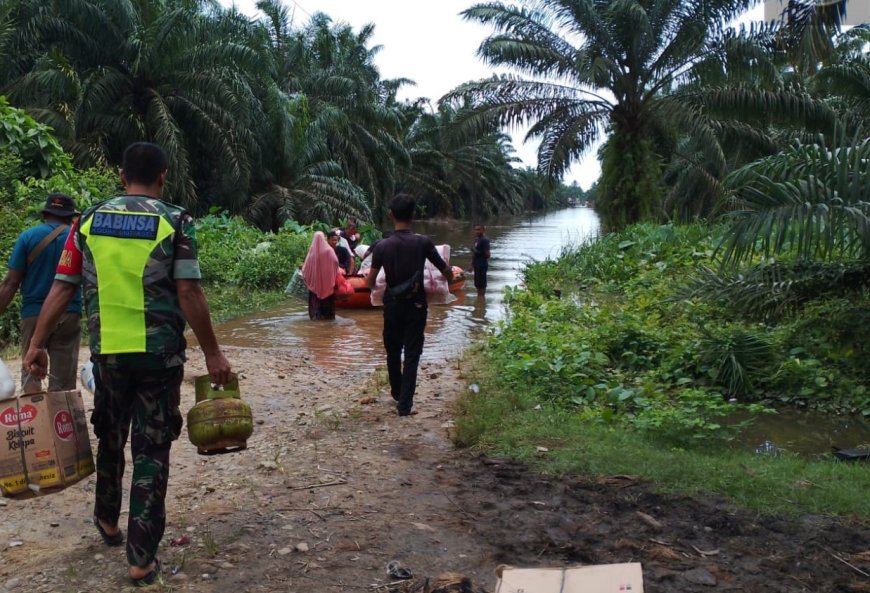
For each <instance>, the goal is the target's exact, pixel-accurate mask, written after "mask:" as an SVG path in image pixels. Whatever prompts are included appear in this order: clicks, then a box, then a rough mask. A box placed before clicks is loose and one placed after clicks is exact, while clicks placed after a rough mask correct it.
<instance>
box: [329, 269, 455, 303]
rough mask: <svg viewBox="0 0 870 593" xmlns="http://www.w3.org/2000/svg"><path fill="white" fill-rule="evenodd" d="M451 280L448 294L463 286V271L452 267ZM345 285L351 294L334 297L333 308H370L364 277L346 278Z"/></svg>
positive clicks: (369, 295)
mask: <svg viewBox="0 0 870 593" xmlns="http://www.w3.org/2000/svg"><path fill="white" fill-rule="evenodd" d="M452 268H453V280H452V281H451V282H450V284H449V285H448V288H449V290H450V292H459V291H460V290H462V288H463V287H464V286H465V270H463V269H462V268H460V267H459V266H452ZM345 280H347V283H348V284H350V285H351V286H352V287H353V294H350V295H348V296H338V295H336V297H335V306H336V307H338V308H341V309H369V308H372V307H373V306H374V305H372V299H371V294H372V292H371V290H369V287H368V284H366V277H365V276H362V275H354V276H347V277H346V278H345Z"/></svg>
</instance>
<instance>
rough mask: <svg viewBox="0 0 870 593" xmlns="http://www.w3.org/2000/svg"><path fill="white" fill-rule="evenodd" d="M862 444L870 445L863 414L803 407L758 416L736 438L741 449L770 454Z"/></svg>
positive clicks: (826, 450)
mask: <svg viewBox="0 0 870 593" xmlns="http://www.w3.org/2000/svg"><path fill="white" fill-rule="evenodd" d="M744 418H745V416H741V417H739V418H735V420H737V421H739V420H742V419H744ZM860 445H870V423H868V422H867V421H866V420H864V419H863V418H861V417H860V416H830V415H826V414H822V413H819V412H807V411H800V410H783V411H781V412H779V413H778V414H764V415H761V416H758V417H757V418H756V419H755V420H754V421H753V422H752V424H751V425H750V426H749V428H747V429H746V430H744V431H743V432H742V433H741V434H740V436H739V437H738V438H737V440H736V441H735V446H736V447H738V448H740V449H750V450H752V451H755V452H756V453H758V454H759V455H768V456H778V455H782V454H784V453H797V454H801V455H818V454H823V453H830V452H831V451H832V449H834V448H837V449H840V448H843V449H848V448H853V447H857V446H860Z"/></svg>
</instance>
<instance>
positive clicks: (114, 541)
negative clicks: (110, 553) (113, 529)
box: [94, 515, 124, 547]
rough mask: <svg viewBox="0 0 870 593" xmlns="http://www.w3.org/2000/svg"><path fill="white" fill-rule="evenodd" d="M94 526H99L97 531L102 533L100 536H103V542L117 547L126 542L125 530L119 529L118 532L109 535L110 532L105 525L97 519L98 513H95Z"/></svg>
mask: <svg viewBox="0 0 870 593" xmlns="http://www.w3.org/2000/svg"><path fill="white" fill-rule="evenodd" d="M94 527H96V528H97V531H98V532H99V533H100V537H102V538H103V542H104V543H105V544H106V545H107V546H112V547H115V546H120V545H121V544H123V543H124V532H123V531H121V530H120V529H119V530H118V533H115V534H113V535H109V534H108V533H106V530H105V529H103V526H102V525H100V520H99V519H97V516H96V515H94Z"/></svg>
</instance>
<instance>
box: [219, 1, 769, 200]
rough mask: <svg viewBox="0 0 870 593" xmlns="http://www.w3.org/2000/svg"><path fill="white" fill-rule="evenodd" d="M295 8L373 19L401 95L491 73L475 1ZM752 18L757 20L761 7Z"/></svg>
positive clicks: (432, 95)
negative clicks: (483, 57)
mask: <svg viewBox="0 0 870 593" xmlns="http://www.w3.org/2000/svg"><path fill="white" fill-rule="evenodd" d="M283 1H284V3H285V4H286V5H287V6H288V7H290V8H291V9H293V7H294V6H295V16H294V20H295V23H296V24H298V25H302V24H304V23H306V22H308V20H309V18H310V17H311V15H312V14H314V13H315V12H325V13H326V14H328V15H329V16H330V17H332V19H333V20H334V21H335V22H346V23H348V24H350V25H351V26H352V27H353V28H354V29H355V30H359V28H360V27H361V26H362V25H365V24H367V23H374V25H375V33H374V37H373V39H372V43H371V45H380V46H382V49H381V51H380V53H379V54H378V56H377V58H376V64H377V66H378V69H379V70H380V73H381V78H410V79H412V80H414V81H415V82H416V83H417V86H415V87H406V88H405V89H404V90H403V92H401V93H400V94H399V98H400V99H404V98H409V99H413V98H417V97H428V98H429V99H431V100H432V101H433V102H434V101H436V100H437V99H438V98H440V97H441V96H442V95H444V94H445V93H447V92H448V91H450V90H451V89H453V88H454V87H456V86H457V85H459V84H461V83H463V82H466V81H469V80H478V79H481V78H486V77H489V76H490V75H492V74H493V71H492V70H490V69H488V68H487V67H485V66H484V65H483V64H482V63H481V61H480V60H479V59H478V58H477V55H476V53H475V52H476V51H477V48H478V46H479V45H480V43H481V41H483V39H484V38H485V37H486V36H487V35H488V34H490V33H491V29H489V28H487V27H483V26H480V25H478V24H476V23H470V22H467V21H465V20H463V19H462V18H461V17H460V16H459V13H460V12H462V11H463V10H465V9H466V8H468V7H470V6H473V5H474V4H476V2H475V1H474V0H299V1H296V2H294V1H293V0H283ZM221 3H222V4H224V5H226V6H231V5H235V6H236V7H237V8H238V9H239V10H240V11H241V12H243V13H245V14H248V15H251V16H256V15H257V10H256V8H255V5H256V0H221ZM756 13H758V14H757V15H756V18H761V15H762V14H763V10H761V8H760V7H759V10H757V11H756ZM514 132H515V133H514V134H513V139H514V142H513V144H514V147H515V148H516V149H517V156H518V157H520V158H521V159H522V161H523V163H525V164H526V165H528V166H534V165H535V164H536V162H537V159H536V158H535V149H536V146H535V145H532V144H526V145H524V144H523V143H522V138H523V134H522V132H517V131H514ZM599 173H600V167H599V166H598V162H597V160H596V155H595V151H594V150H593V151H591V152H590V153H589V154H588V155H587V156H586V158H585V159H584V161H583V162H582V163H579V164H577V165H575V166H574V167H573V168H572V169H571V170H570V171H569V172H568V173H567V174H566V176H565V179H564V181H565V183H571V182H572V181H577V183H578V184H580V186H581V187H583V188H584V189H589V186H591V185H592V183H593V182H594V181H595V180H596V179H597V178H598V175H599Z"/></svg>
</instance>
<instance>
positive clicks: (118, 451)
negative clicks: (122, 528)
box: [91, 356, 184, 567]
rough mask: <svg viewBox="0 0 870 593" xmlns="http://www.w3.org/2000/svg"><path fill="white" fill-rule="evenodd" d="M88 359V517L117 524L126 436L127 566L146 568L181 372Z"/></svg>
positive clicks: (160, 523)
mask: <svg viewBox="0 0 870 593" xmlns="http://www.w3.org/2000/svg"><path fill="white" fill-rule="evenodd" d="M100 358H101V357H96V356H95V357H94V359H93V360H94V382H95V387H96V389H95V390H94V411H93V414H92V415H91V424H93V425H94V434H95V435H96V436H97V439H98V442H99V444H98V446H97V464H96V465H97V491H96V501H95V503H94V516H95V517H97V518H98V519H100V520H102V521H103V522H105V523H108V524H110V525H115V524H117V523H118V518H119V517H120V515H121V498H122V494H123V487H122V481H123V478H124V448H125V446H126V444H127V438H128V437H130V436H131V427H132V438H131V440H130V447H131V451H132V457H133V481H132V484H131V486H130V516H129V519H128V522H127V561H128V562H129V563H130V565H131V566H139V567H146V566H148V565H149V564H150V563H151V562H152V561H153V560H154V558H155V557H156V554H157V546H158V545H159V544H160V540H161V539H162V538H163V532H164V530H165V529H166V504H165V501H166V487H167V482H168V480H169V450H170V448H171V446H172V441H174V440H175V439H177V438H178V435H179V434H180V433H181V425H182V418H181V411H180V410H179V407H178V406H179V403H180V401H181V380H182V378H183V376H184V367H183V366H174V367H170V368H163V369H156V370H155V369H148V368H141V367H136V366H111V365H107V364H105V363H104V362H101V361H100Z"/></svg>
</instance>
